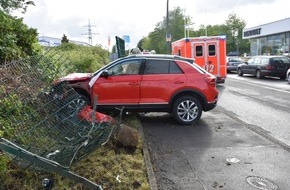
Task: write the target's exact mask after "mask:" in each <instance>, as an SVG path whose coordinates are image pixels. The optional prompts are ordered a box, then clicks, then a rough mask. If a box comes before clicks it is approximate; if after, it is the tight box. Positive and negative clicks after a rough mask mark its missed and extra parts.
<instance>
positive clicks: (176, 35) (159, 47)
mask: <svg viewBox="0 0 290 190" xmlns="http://www.w3.org/2000/svg"><path fill="white" fill-rule="evenodd" d="M184 18H185V16H184V14H183V11H182V9H181V8H180V7H177V8H175V9H174V10H173V11H170V12H169V23H168V31H167V29H166V26H167V25H166V17H164V19H163V21H161V22H159V23H157V25H156V27H155V29H154V31H153V32H150V33H149V35H148V37H145V38H143V39H142V42H140V44H139V46H140V47H139V46H138V47H139V49H148V50H153V49H154V50H155V51H156V52H158V53H167V47H166V33H170V34H171V41H175V40H178V39H180V38H182V37H183V35H184ZM187 20H188V22H191V20H190V18H189V17H187ZM141 43H142V44H141ZM141 46H142V47H141Z"/></svg>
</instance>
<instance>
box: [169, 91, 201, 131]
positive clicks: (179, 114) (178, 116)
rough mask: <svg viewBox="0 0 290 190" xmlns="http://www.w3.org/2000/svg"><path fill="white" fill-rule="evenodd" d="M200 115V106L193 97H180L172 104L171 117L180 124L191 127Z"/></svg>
mask: <svg viewBox="0 0 290 190" xmlns="http://www.w3.org/2000/svg"><path fill="white" fill-rule="evenodd" d="M201 114H202V108H201V104H200V102H199V101H198V99H196V98H195V97H192V96H182V97H180V98H178V99H177V100H176V101H175V102H174V104H173V110H172V115H173V117H174V119H175V120H176V121H177V122H178V123H180V124H183V125H191V124H193V123H194V122H196V121H198V120H199V119H200V117H201Z"/></svg>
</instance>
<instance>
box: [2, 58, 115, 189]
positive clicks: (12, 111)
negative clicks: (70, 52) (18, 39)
mask: <svg viewBox="0 0 290 190" xmlns="http://www.w3.org/2000/svg"><path fill="white" fill-rule="evenodd" d="M55 62H56V63H61V64H56V63H55ZM68 63H69V62H68V61H67V60H66V59H65V58H62V57H57V56H51V57H47V55H44V56H37V57H32V58H29V59H25V60H19V61H15V62H11V63H9V64H5V65H1V66H0V106H1V107H3V108H5V109H4V110H1V111H0V116H1V117H2V118H5V120H3V119H1V117H0V130H1V129H4V128H5V129H9V130H7V131H8V132H4V134H3V135H2V137H1V138H0V149H1V150H2V151H5V152H6V153H7V154H8V155H10V156H12V157H13V160H14V161H17V163H19V164H20V165H21V167H24V168H32V169H42V170H46V171H49V172H55V173H58V174H60V175H62V176H64V177H67V178H70V179H72V180H74V181H76V182H79V183H83V184H84V185H85V186H87V187H88V188H91V189H97V190H101V189H102V187H101V186H100V185H97V184H95V183H94V182H92V181H90V180H88V179H86V178H84V177H81V176H79V175H77V174H74V173H73V172H71V171H69V168H70V166H71V165H72V164H73V163H74V162H76V161H78V160H80V159H81V158H83V157H84V156H86V155H88V154H89V153H91V152H92V151H94V150H96V149H97V148H98V147H100V146H102V145H103V144H105V143H106V142H107V141H108V140H109V138H110V136H111V135H112V133H113V132H114V131H115V130H116V129H117V127H118V126H119V122H116V121H115V120H114V119H113V118H110V117H109V116H107V117H105V118H106V119H105V120H96V115H97V114H101V113H98V112H96V101H95V104H94V109H92V108H90V107H88V106H87V105H86V103H85V102H84V101H81V99H80V96H79V95H78V93H77V92H76V91H75V90H74V89H73V88H71V87H70V85H69V84H68V83H67V82H66V81H63V82H60V83H58V84H57V85H52V84H53V83H52V80H53V79H56V78H58V77H60V76H61V74H64V70H63V69H62V68H65V67H66V68H67V67H68V65H69V64H68ZM55 65H58V67H56V66H55ZM88 110H89V111H91V112H88ZM83 113H86V114H88V113H90V114H91V118H90V119H89V120H88V118H87V116H86V117H83V116H82V114H83ZM102 118H104V117H102ZM108 118H109V119H108Z"/></svg>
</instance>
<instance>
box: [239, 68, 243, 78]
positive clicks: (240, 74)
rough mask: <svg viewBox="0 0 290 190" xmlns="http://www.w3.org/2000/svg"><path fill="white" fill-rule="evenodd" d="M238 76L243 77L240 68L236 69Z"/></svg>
mask: <svg viewBox="0 0 290 190" xmlns="http://www.w3.org/2000/svg"><path fill="white" fill-rule="evenodd" d="M238 75H239V76H243V72H242V69H241V68H238Z"/></svg>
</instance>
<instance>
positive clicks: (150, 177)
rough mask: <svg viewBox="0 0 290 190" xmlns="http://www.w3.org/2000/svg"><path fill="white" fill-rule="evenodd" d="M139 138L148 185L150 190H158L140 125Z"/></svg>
mask: <svg viewBox="0 0 290 190" xmlns="http://www.w3.org/2000/svg"><path fill="white" fill-rule="evenodd" d="M139 132H140V136H141V139H142V142H143V154H144V161H145V164H146V168H147V175H148V180H149V185H150V190H158V188H157V182H156V179H155V175H154V171H153V167H152V164H151V159H150V154H149V150H148V146H147V142H146V140H145V137H144V131H143V126H142V124H141V127H140V128H139Z"/></svg>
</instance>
